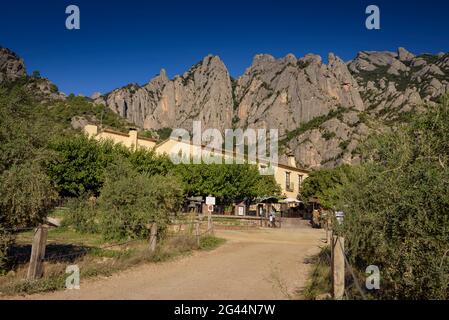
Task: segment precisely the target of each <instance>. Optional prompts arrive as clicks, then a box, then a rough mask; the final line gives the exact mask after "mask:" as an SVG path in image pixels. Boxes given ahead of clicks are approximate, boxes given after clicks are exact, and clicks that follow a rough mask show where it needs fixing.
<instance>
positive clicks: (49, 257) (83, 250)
mask: <svg viewBox="0 0 449 320" xmlns="http://www.w3.org/2000/svg"><path fill="white" fill-rule="evenodd" d="M196 223H198V224H199V226H201V224H204V223H207V221H193V222H192V221H186V222H183V223H170V224H169V225H168V226H169V227H176V226H179V227H180V229H179V231H178V232H175V233H163V234H162V233H158V236H159V239H168V238H175V237H181V236H186V235H189V236H192V237H200V238H201V237H203V236H204V235H206V234H211V232H212V230H213V227H208V228H207V229H206V230H205V231H203V232H200V233H199V234H196V233H195V224H196ZM182 227H186V228H187V230H182ZM1 230H6V231H8V232H12V233H20V232H27V231H32V230H36V227H23V228H4V229H1ZM192 230H193V232H192ZM185 231H187V232H185ZM144 241H146V240H144V239H130V240H127V241H123V242H117V243H112V244H107V245H103V246H99V247H84V246H79V247H76V252H70V253H64V254H59V255H53V254H49V253H48V252H47V253H46V255H45V258H44V259H43V261H47V262H48V261H60V260H64V259H67V258H77V257H81V256H84V255H87V254H89V253H90V252H91V251H93V250H107V249H111V248H115V247H121V246H124V245H129V244H132V243H137V242H144ZM30 256H31V250H30V252H26V253H15V254H14V255H13V256H12V257H10V258H13V259H15V260H25V258H28V259H29V258H30Z"/></svg>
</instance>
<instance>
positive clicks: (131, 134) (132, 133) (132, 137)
mask: <svg viewBox="0 0 449 320" xmlns="http://www.w3.org/2000/svg"><path fill="white" fill-rule="evenodd" d="M129 139H130V140H131V141H130V142H131V145H133V146H134V150H137V147H138V145H137V130H136V129H135V128H129Z"/></svg>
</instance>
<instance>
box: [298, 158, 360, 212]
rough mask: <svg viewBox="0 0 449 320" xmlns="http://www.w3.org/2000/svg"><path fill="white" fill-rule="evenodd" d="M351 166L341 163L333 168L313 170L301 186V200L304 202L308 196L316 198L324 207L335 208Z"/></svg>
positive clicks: (349, 176) (350, 173) (349, 177)
mask: <svg viewBox="0 0 449 320" xmlns="http://www.w3.org/2000/svg"><path fill="white" fill-rule="evenodd" d="M352 171H353V168H352V167H351V166H349V165H342V166H340V167H337V168H335V169H322V170H317V171H313V172H312V173H311V174H310V175H309V177H308V178H307V179H306V180H305V181H304V183H303V185H302V188H301V195H300V196H301V200H302V201H303V202H305V203H307V202H308V201H309V199H310V198H312V197H314V198H318V199H319V200H320V202H321V204H322V205H323V206H324V207H326V208H335V207H336V205H337V204H338V203H339V201H340V199H341V196H342V192H343V189H344V186H345V183H346V182H347V181H348V180H349V179H351V177H352Z"/></svg>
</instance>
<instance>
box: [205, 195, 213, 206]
mask: <svg viewBox="0 0 449 320" xmlns="http://www.w3.org/2000/svg"><path fill="white" fill-rule="evenodd" d="M206 204H207V205H213V206H214V205H215V197H206Z"/></svg>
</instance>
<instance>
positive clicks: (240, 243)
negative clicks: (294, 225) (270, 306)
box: [22, 227, 324, 300]
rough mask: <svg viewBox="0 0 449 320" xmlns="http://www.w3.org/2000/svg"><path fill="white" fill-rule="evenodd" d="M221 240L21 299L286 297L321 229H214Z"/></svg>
mask: <svg viewBox="0 0 449 320" xmlns="http://www.w3.org/2000/svg"><path fill="white" fill-rule="evenodd" d="M217 236H219V237H223V238H225V239H227V242H226V244H224V245H223V246H221V247H219V248H218V249H216V250H213V251H210V252H196V253H194V254H192V255H190V256H187V257H183V258H180V259H176V260H173V261H169V262H164V263H159V264H145V265H141V266H137V267H134V268H131V269H129V270H126V271H124V272H121V273H117V274H114V275H113V276H111V277H107V278H96V279H89V280H86V281H83V279H81V289H80V290H65V291H58V292H52V293H46V294H38V295H32V296H27V297H22V298H25V299H194V300H196V299H220V300H221V299H224V300H225V299H262V300H263V299H288V298H289V297H291V295H293V294H294V292H295V290H297V289H298V288H300V287H302V286H304V284H305V282H306V280H307V276H308V273H309V271H310V268H311V265H309V264H307V263H306V261H305V260H306V258H307V257H310V256H311V255H313V254H316V253H317V252H318V251H319V246H321V245H323V242H322V239H323V238H324V233H323V231H322V230H315V229H311V228H308V227H302V228H298V229H274V230H273V229H262V230H252V231H230V230H226V231H217Z"/></svg>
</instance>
